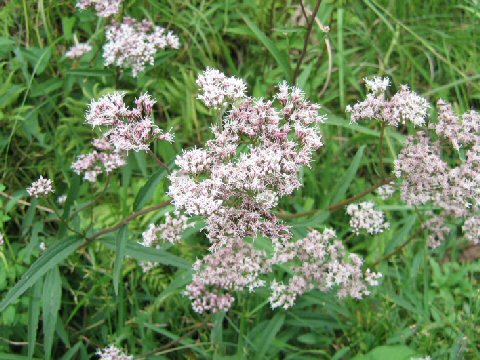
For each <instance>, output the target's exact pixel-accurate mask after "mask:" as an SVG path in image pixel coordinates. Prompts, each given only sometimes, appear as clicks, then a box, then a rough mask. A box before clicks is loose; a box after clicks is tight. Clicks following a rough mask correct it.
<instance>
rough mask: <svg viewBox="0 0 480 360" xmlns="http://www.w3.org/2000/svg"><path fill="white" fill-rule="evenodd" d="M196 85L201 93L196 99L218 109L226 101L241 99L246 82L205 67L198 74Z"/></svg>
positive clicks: (224, 104)
mask: <svg viewBox="0 0 480 360" xmlns="http://www.w3.org/2000/svg"><path fill="white" fill-rule="evenodd" d="M197 85H198V87H199V88H200V91H201V94H199V95H198V99H199V100H202V102H203V103H204V104H205V105H206V106H208V107H212V108H216V109H220V108H222V107H224V106H226V105H227V104H228V103H233V102H235V101H236V100H238V99H243V98H244V97H245V96H246V95H245V91H246V84H245V82H244V81H243V80H241V79H238V78H236V77H233V76H232V77H227V76H225V74H223V73H222V72H220V71H218V70H216V69H212V68H207V69H206V70H205V71H204V72H203V73H201V74H200V75H198V78H197Z"/></svg>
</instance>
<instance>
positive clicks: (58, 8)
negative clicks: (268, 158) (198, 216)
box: [0, 0, 480, 360]
mask: <svg viewBox="0 0 480 360" xmlns="http://www.w3.org/2000/svg"><path fill="white" fill-rule="evenodd" d="M125 3H126V4H127V8H128V13H129V14H130V15H132V16H135V17H148V18H149V19H151V20H152V21H154V22H155V23H158V24H160V25H164V26H168V27H169V28H171V29H173V30H174V31H175V32H176V33H177V34H179V36H180V39H181V48H180V49H179V50H178V51H172V50H168V51H165V52H162V53H161V54H159V55H158V56H157V57H156V59H155V65H154V66H148V67H147V69H146V71H145V73H143V74H140V75H139V77H138V78H133V77H132V76H131V74H130V72H129V71H119V70H118V69H115V68H113V67H108V68H107V67H104V66H103V61H102V58H101V51H102V50H101V46H102V43H103V41H104V35H103V30H104V26H105V20H102V19H98V18H97V17H95V16H94V14H93V13H92V12H91V11H78V10H77V9H76V8H75V1H74V0H61V1H43V0H40V1H33V0H12V1H7V2H5V3H4V4H3V3H2V6H0V129H1V130H0V166H1V172H0V174H1V179H0V181H1V183H2V184H3V185H1V184H0V192H1V194H0V232H1V233H2V234H4V236H5V245H4V246H0V300H1V302H0V358H1V359H7V360H8V359H12V360H23V359H64V360H68V359H81V360H85V359H90V358H91V357H92V356H93V354H94V352H95V351H96V349H97V348H99V347H103V346H106V345H108V344H111V343H113V344H117V345H118V346H121V347H124V348H128V350H129V353H132V354H136V355H138V356H139V358H140V359H152V360H153V359H166V358H175V359H177V358H178V359H197V358H198V359H203V358H214V359H244V358H245V359H247V358H248V359H250V358H252V359H255V358H258V359H265V358H272V359H292V360H293V359H319V358H320V359H350V358H354V359H359V360H360V359H369V360H373V359H410V358H411V357H412V356H414V357H415V356H425V355H428V354H429V355H431V356H432V358H434V359H462V358H466V359H478V358H480V348H479V347H478V333H479V322H478V319H479V318H480V293H479V291H478V279H479V276H480V263H479V261H478V260H475V261H473V262H471V263H468V264H466V263H462V262H460V258H461V257H460V249H461V246H463V243H462V239H461V238H460V237H459V236H455V234H453V235H452V236H451V237H450V239H449V240H448V242H447V244H446V245H445V246H444V247H442V248H441V249H439V250H435V251H431V250H428V249H427V248H426V245H425V242H426V238H427V235H426V234H424V233H423V232H422V230H421V228H420V219H418V217H417V214H416V213H415V211H414V209H412V208H410V207H408V206H405V205H404V204H403V203H402V202H401V201H400V199H399V198H398V196H397V197H394V198H393V199H390V200H388V201H386V202H385V203H384V204H383V208H384V210H385V211H386V212H387V214H388V215H387V216H388V220H389V222H390V223H391V229H390V230H389V231H387V232H385V233H383V234H381V235H378V236H376V237H373V238H372V237H369V238H366V237H359V238H351V237H348V236H344V235H346V234H347V233H348V226H347V225H348V224H347V223H348V221H347V219H346V216H345V214H344V211H342V210H340V211H339V212H334V213H330V212H329V211H326V209H327V207H328V206H329V205H332V204H334V203H336V202H338V201H341V200H344V199H346V198H348V197H350V196H353V195H355V194H358V193H360V192H361V191H362V190H364V189H366V188H367V187H369V186H371V185H373V184H376V183H378V181H380V180H382V171H381V169H380V168H379V153H378V143H379V138H380V133H381V131H380V128H379V127H378V126H377V125H376V124H374V123H373V122H372V123H368V124H360V125H352V124H350V123H349V121H348V119H346V118H345V115H344V108H345V105H347V104H348V103H352V102H355V101H356V100H357V99H358V98H359V97H360V96H361V95H362V92H363V87H362V86H361V81H360V80H361V79H362V78H363V77H365V76H370V75H376V74H381V75H386V76H389V77H391V78H392V82H393V84H394V86H395V87H398V86H399V85H400V84H402V83H408V84H410V85H411V86H412V87H413V88H414V89H415V90H416V91H417V92H419V93H421V94H424V95H425V96H428V97H429V98H430V100H431V101H432V102H434V101H435V100H437V99H439V98H445V99H447V100H449V101H451V102H453V103H454V106H455V108H457V109H458V110H460V111H462V110H466V109H469V108H475V107H477V108H478V107H479V106H478V105H479V100H480V86H479V82H478V80H479V79H480V75H479V74H478V69H479V68H480V64H479V59H480V57H479V56H478V55H479V54H478V52H479V44H478V41H477V39H478V38H479V35H480V34H479V31H480V30H479V29H480V27H479V22H480V10H479V5H478V2H477V1H474V0H461V1H448V0H435V1H434V0H425V1H424V0H415V1H413V0H412V1H394V0H362V1H350V2H346V1H342V0H338V1H334V0H329V1H322V4H321V6H320V10H319V13H318V16H317V19H318V20H319V21H320V22H322V23H323V24H325V25H328V26H330V32H329V33H324V32H322V31H321V30H320V28H319V27H318V26H317V24H314V27H313V32H312V36H311V41H310V44H309V47H308V51H307V53H306V56H305V59H304V61H303V64H302V66H301V69H300V76H299V78H298V84H299V85H301V86H302V88H303V89H304V90H305V92H306V94H307V96H308V97H309V98H310V99H311V100H312V101H315V102H318V103H320V104H321V105H322V107H323V109H322V111H323V112H325V113H326V114H327V115H328V120H327V121H326V122H325V123H324V124H323V126H322V130H323V135H324V144H325V145H324V146H323V147H322V148H321V149H320V150H319V152H318V154H317V155H316V156H315V157H314V160H315V161H314V163H312V166H311V168H309V169H306V170H305V171H304V173H303V174H302V180H303V183H304V187H303V188H302V189H300V190H299V191H297V192H296V193H295V194H294V196H292V197H291V198H289V199H283V200H282V201H281V204H280V208H281V209H282V213H283V212H285V213H292V214H295V213H301V212H303V211H311V210H314V209H319V210H321V211H318V212H315V213H313V212H311V213H310V216H308V217H307V216H306V217H302V218H292V219H288V220H286V222H287V223H288V224H289V225H292V228H293V233H294V234H295V236H297V237H300V236H303V235H304V234H305V233H306V232H307V230H308V229H309V228H318V229H321V228H323V227H324V226H327V225H328V226H332V227H334V228H335V229H336V230H337V232H338V234H339V235H340V237H341V238H344V239H345V243H346V245H347V247H348V248H349V249H350V250H352V251H356V252H359V253H361V254H362V255H364V256H365V258H366V265H367V266H371V267H374V268H375V270H377V271H380V272H382V273H383V275H384V277H383V281H382V284H381V285H380V286H379V287H378V288H376V289H375V290H374V293H373V294H372V295H371V296H370V297H369V298H366V299H364V300H362V301H353V300H343V301H339V300H338V299H337V298H336V297H335V296H334V295H333V294H328V293H327V294H325V293H320V292H310V293H308V294H307V295H306V296H304V297H303V298H301V299H300V300H299V301H298V303H297V304H296V306H295V307H293V308H292V309H291V310H289V311H285V312H283V311H272V310H271V309H270V308H269V306H268V304H267V302H266V300H265V299H266V291H262V290H260V291H258V293H256V294H248V293H245V294H237V301H236V303H235V306H234V308H233V309H232V311H230V312H229V313H227V314H223V313H222V314H216V315H214V316H200V315H198V314H196V313H194V312H193V311H192V310H191V306H190V303H189V301H188V299H186V298H185V297H184V296H183V295H182V292H183V291H184V288H185V285H186V284H188V283H189V281H190V278H191V264H192V263H193V262H194V261H195V259H196V258H197V257H201V256H203V255H204V254H205V253H206V251H207V250H206V249H207V247H208V244H207V243H206V241H205V239H204V236H203V235H202V233H201V232H199V231H198V230H199V229H200V228H201V226H200V225H202V224H200V223H198V224H199V225H198V226H197V228H196V229H189V231H187V232H186V234H185V236H184V241H183V242H182V243H181V244H179V245H178V246H175V247H171V246H170V245H165V246H163V247H162V248H159V249H146V248H144V247H142V246H140V245H138V244H137V242H138V241H139V240H140V238H141V232H142V231H143V230H144V229H145V228H146V226H147V225H148V224H149V223H151V222H156V221H158V220H159V219H161V218H162V216H163V215H164V213H165V211H167V210H170V209H162V210H159V211H157V212H153V213H149V214H147V215H145V216H142V217H138V218H135V219H134V220H133V221H132V222H130V223H129V224H128V226H124V227H121V228H120V230H119V231H118V232H112V233H109V234H106V235H105V236H102V237H99V238H98V239H96V240H95V241H94V242H92V243H91V244H89V246H82V244H85V237H90V236H92V235H94V234H96V233H97V232H98V231H101V230H102V229H105V228H107V227H109V226H112V225H115V224H117V223H118V222H119V221H121V220H122V219H124V218H125V217H126V216H128V215H129V214H131V213H132V211H138V210H141V209H144V208H145V207H147V206H151V205H155V204H159V203H162V202H163V201H165V200H167V197H166V195H165V192H166V190H167V187H168V180H167V176H166V175H167V171H166V170H165V169H163V168H159V166H158V164H157V163H155V162H153V161H147V159H146V157H145V156H144V155H143V154H130V156H129V160H128V166H126V167H125V168H123V169H122V170H121V171H119V172H117V173H113V174H111V175H110V176H108V179H107V178H106V177H103V178H101V180H100V181H99V182H98V183H96V184H89V183H86V182H84V181H82V180H81V179H80V178H79V177H78V176H76V175H75V174H73V172H72V170H71V169H70V164H71V163H72V161H74V159H75V158H76V156H77V155H79V154H81V153H85V152H87V151H89V150H90V145H89V143H90V140H91V139H92V137H93V136H94V134H95V132H94V131H92V130H91V129H90V128H89V127H88V126H85V124H84V120H83V116H84V111H85V109H86V107H87V106H88V103H89V102H90V99H91V98H96V97H98V96H100V95H101V94H105V93H107V92H109V91H111V90H113V89H116V90H125V91H126V92H127V94H128V95H127V97H129V98H131V99H133V98H134V97H136V96H138V95H139V94H140V93H142V92H145V91H148V92H149V93H150V94H151V95H152V96H153V97H154V98H155V99H157V100H158V107H157V108H156V109H155V120H156V122H157V123H158V124H159V125H160V126H161V127H162V128H163V129H170V128H172V129H173V131H174V132H175V134H176V141H175V143H174V144H172V145H170V144H155V145H154V148H153V151H154V153H155V154H156V155H157V156H158V157H159V158H160V159H162V161H163V162H164V163H165V164H170V165H168V166H172V165H171V164H172V163H173V159H174V157H175V155H176V154H178V153H180V152H181V149H182V148H189V147H193V146H200V145H201V144H202V143H204V142H205V141H206V140H208V136H209V135H207V134H208V131H207V129H208V127H209V126H210V125H211V119H212V114H211V113H209V111H208V110H207V109H205V108H204V107H203V106H202V104H201V103H200V102H198V101H196V96H197V94H196V87H195V77H196V74H197V73H198V72H200V71H202V70H203V69H204V68H205V67H206V66H212V67H216V68H219V69H221V70H223V71H225V72H226V73H229V74H234V75H236V76H239V77H242V78H245V79H246V80H247V82H248V84H249V86H250V89H251V90H252V94H254V95H255V96H267V95H270V94H272V92H273V90H274V86H275V85H276V84H277V83H279V82H280V81H282V80H284V79H285V80H291V77H292V69H294V68H295V66H296V64H297V62H298V59H299V57H300V53H301V51H302V48H303V39H304V36H305V26H304V21H303V17H302V15H301V9H300V8H299V6H298V2H296V1H289V0H286V1H279V0H266V1H259V0H246V1H233V0H204V1H190V2H188V1H181V0H171V1H161V0H125ZM305 4H306V5H308V6H310V8H313V5H314V3H313V2H308V1H305ZM75 37H76V38H78V39H79V40H80V41H86V40H89V41H90V43H91V45H92V46H93V51H92V53H90V54H88V55H86V56H84V57H83V58H82V59H81V60H79V61H69V60H68V59H66V58H65V57H64V55H63V54H64V52H65V50H66V49H67V48H68V47H70V46H71V45H72V44H73V42H74V38H75ZM327 45H328V46H327ZM330 50H331V51H330ZM330 63H331V66H330ZM405 135H406V134H405V133H399V132H397V131H393V130H392V131H390V130H387V131H386V135H385V146H386V150H388V151H385V155H384V159H383V161H384V164H385V166H386V167H387V169H388V170H391V169H392V164H393V161H394V159H395V155H396V154H397V153H398V151H399V149H400V148H401V147H402V146H403V143H404V138H405ZM40 174H42V175H44V176H48V177H49V178H52V179H54V182H55V189H56V193H55V195H57V196H60V195H64V194H65V195H67V199H66V203H65V205H64V206H63V207H60V206H57V205H56V204H44V203H42V204H40V203H39V202H37V201H36V200H34V201H32V202H31V203H30V204H25V203H24V201H30V200H29V199H27V198H26V193H25V191H24V189H25V188H26V187H27V186H28V185H29V184H30V183H31V182H32V181H33V180H35V179H36V178H37V177H38V176H39V175H40ZM107 184H108V186H107ZM6 195H8V197H7V196H6ZM45 207H48V208H53V209H54V210H55V211H57V212H58V213H59V215H60V216H57V214H55V213H51V212H48V211H46V210H45ZM66 222H68V226H67V225H66V224H65V223H66ZM127 228H128V229H127ZM117 230H118V229H117ZM112 234H113V235H112ZM42 242H44V243H46V245H47V250H46V251H45V252H43V253H42V252H41V251H40V249H39V244H40V243H42ZM258 245H259V246H260V245H261V239H260V240H259V241H258ZM386 257H388V258H386ZM138 261H153V262H157V263H159V264H161V266H160V267H159V268H157V269H155V270H154V271H152V272H151V273H149V274H143V273H142V270H141V268H140V267H139V266H138ZM140 354H144V355H143V357H140V356H141V355H140ZM422 354H423V355H422Z"/></svg>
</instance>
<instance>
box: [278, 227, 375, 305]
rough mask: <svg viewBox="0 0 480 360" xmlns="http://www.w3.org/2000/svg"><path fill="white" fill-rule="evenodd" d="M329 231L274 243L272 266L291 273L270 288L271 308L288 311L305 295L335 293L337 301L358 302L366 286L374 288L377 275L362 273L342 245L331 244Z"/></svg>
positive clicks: (332, 238)
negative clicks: (283, 266) (287, 267)
mask: <svg viewBox="0 0 480 360" xmlns="http://www.w3.org/2000/svg"><path fill="white" fill-rule="evenodd" d="M335 238H336V234H335V231H333V230H332V229H325V230H324V231H323V233H321V232H319V231H317V230H313V231H311V232H310V233H309V234H308V235H307V236H306V237H305V238H304V239H301V240H298V241H292V242H290V241H286V242H275V253H274V257H273V259H272V263H274V264H285V263H288V264H290V269H291V270H292V272H293V275H292V277H291V278H290V280H289V281H288V283H283V282H277V281H274V282H272V284H271V285H270V287H271V290H272V294H271V296H270V304H271V306H272V308H277V307H282V308H284V309H288V308H290V307H291V306H293V304H294V303H295V300H296V299H297V298H298V297H299V296H301V295H303V294H304V293H306V292H307V291H310V290H313V289H318V290H320V291H324V292H327V291H330V290H332V289H336V290H337V294H338V297H340V298H343V297H347V296H350V297H353V298H355V299H361V298H362V297H364V296H366V295H369V294H370V291H369V290H368V286H377V285H378V280H379V279H380V278H381V274H378V273H375V272H371V271H370V270H369V269H367V271H366V272H365V274H364V273H363V271H362V266H363V260H362V258H361V257H360V256H358V255H356V254H349V255H348V254H347V253H346V251H345V247H344V246H343V244H342V243H341V242H340V241H338V240H335Z"/></svg>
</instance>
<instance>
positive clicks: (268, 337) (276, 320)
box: [255, 312, 285, 359]
mask: <svg viewBox="0 0 480 360" xmlns="http://www.w3.org/2000/svg"><path fill="white" fill-rule="evenodd" d="M284 322H285V314H284V313H283V312H277V313H276V315H275V316H274V317H273V319H271V320H270V321H269V322H268V324H267V326H266V327H265V329H264V331H262V333H261V334H260V336H259V337H258V338H257V339H256V341H255V343H256V344H257V348H256V352H255V359H265V358H266V356H265V355H266V354H267V351H268V350H269V349H270V348H271V346H272V342H273V340H275V336H276V335H277V333H278V331H280V328H281V327H282V325H283V323H284Z"/></svg>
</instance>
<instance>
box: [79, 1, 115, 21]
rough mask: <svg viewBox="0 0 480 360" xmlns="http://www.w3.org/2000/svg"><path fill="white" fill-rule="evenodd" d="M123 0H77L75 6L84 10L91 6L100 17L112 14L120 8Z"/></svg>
mask: <svg viewBox="0 0 480 360" xmlns="http://www.w3.org/2000/svg"><path fill="white" fill-rule="evenodd" d="M122 2H123V0H77V7H78V8H79V9H82V10H85V9H87V8H90V7H93V8H94V9H95V11H96V13H97V15H98V16H100V17H110V16H114V15H116V14H117V13H118V11H119V10H120V5H121V4H122Z"/></svg>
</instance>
